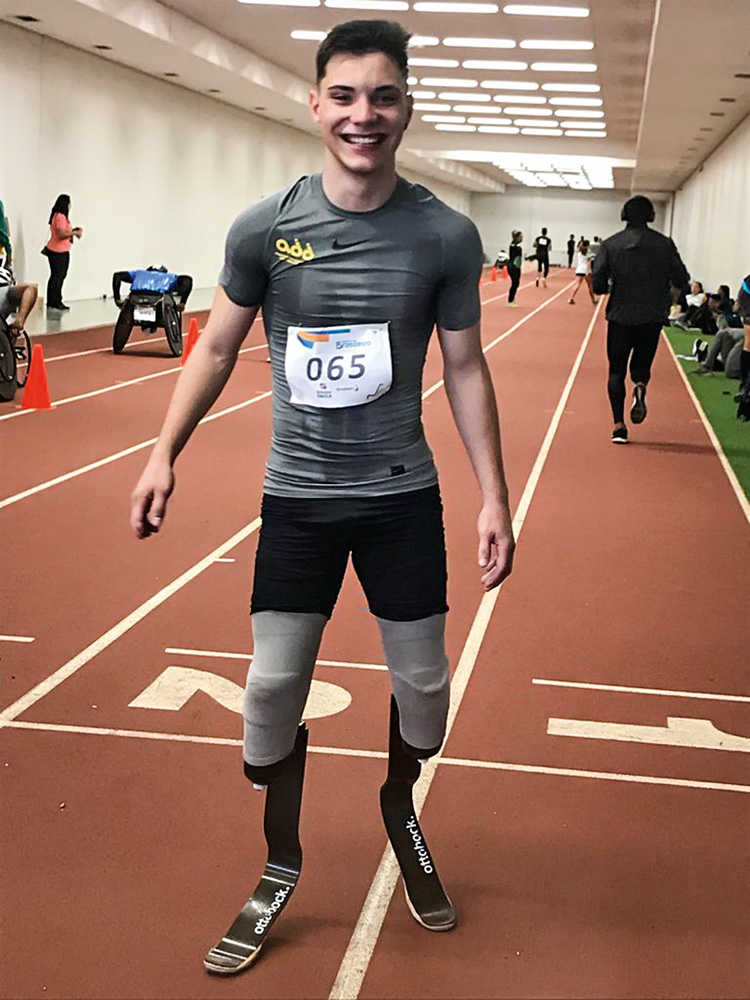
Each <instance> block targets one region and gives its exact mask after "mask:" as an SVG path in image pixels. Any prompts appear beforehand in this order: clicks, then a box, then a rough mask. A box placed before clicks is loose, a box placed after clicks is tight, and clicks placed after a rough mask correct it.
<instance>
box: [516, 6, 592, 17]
mask: <svg viewBox="0 0 750 1000" xmlns="http://www.w3.org/2000/svg"><path fill="white" fill-rule="evenodd" d="M503 14H529V15H531V16H532V17H588V16H589V11H588V7H554V6H551V5H550V4H524V3H508V4H506V5H505V6H504V7H503Z"/></svg>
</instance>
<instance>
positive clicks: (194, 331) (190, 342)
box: [182, 316, 200, 365]
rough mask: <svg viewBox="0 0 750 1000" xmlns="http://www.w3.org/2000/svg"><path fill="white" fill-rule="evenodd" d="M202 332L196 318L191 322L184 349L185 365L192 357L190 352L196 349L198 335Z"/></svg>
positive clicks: (183, 358)
mask: <svg viewBox="0 0 750 1000" xmlns="http://www.w3.org/2000/svg"><path fill="white" fill-rule="evenodd" d="M199 333H200V331H199V330H198V320H197V319H196V317H195V316H193V318H192V319H191V320H190V328H189V329H188V335H187V340H186V341H185V346H184V348H183V349H182V363H183V365H184V364H185V362H186V361H187V359H188V358H189V357H190V352H191V351H192V349H193V348H194V347H195V345H196V343H197V342H198V335H199Z"/></svg>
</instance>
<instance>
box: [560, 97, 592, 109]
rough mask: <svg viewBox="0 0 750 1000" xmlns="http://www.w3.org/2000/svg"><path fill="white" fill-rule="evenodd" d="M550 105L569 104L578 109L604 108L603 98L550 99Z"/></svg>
mask: <svg viewBox="0 0 750 1000" xmlns="http://www.w3.org/2000/svg"><path fill="white" fill-rule="evenodd" d="M549 102H550V104H567V105H570V106H571V107H572V106H573V105H575V106H576V107H577V108H578V107H581V108H600V107H601V106H602V103H603V102H602V99H601V97H550V99H549Z"/></svg>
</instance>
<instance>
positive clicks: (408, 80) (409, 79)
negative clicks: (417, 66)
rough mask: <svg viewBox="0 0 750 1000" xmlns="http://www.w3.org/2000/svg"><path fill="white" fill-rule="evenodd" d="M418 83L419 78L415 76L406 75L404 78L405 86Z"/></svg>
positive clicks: (414, 85)
mask: <svg viewBox="0 0 750 1000" xmlns="http://www.w3.org/2000/svg"><path fill="white" fill-rule="evenodd" d="M418 83H419V80H418V79H417V78H416V76H408V77H407V78H406V85H407V87H416V85H417V84H418Z"/></svg>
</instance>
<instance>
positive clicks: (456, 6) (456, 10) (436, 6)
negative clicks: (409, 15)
mask: <svg viewBox="0 0 750 1000" xmlns="http://www.w3.org/2000/svg"><path fill="white" fill-rule="evenodd" d="M414 10H416V11H421V12H422V13H423V14H497V12H498V10H499V7H498V6H497V4H496V3H433V2H429V3H415V4H414ZM472 131H474V130H473V129H472Z"/></svg>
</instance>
